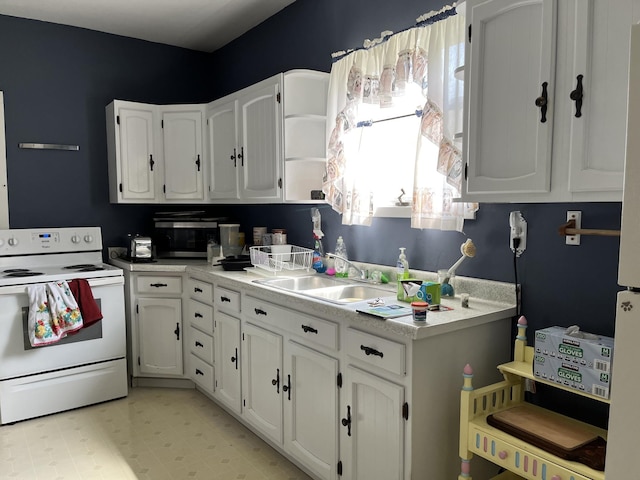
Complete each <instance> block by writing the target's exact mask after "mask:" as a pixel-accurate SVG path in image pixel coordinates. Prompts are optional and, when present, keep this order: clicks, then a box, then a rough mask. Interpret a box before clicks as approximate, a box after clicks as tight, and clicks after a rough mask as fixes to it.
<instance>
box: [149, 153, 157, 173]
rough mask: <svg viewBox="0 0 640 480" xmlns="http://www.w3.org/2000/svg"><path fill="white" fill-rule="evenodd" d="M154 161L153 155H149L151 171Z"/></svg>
mask: <svg viewBox="0 0 640 480" xmlns="http://www.w3.org/2000/svg"><path fill="white" fill-rule="evenodd" d="M155 163H156V162H154V161H153V155H149V169H150V170H151V171H152V172H153V165H154V164H155Z"/></svg>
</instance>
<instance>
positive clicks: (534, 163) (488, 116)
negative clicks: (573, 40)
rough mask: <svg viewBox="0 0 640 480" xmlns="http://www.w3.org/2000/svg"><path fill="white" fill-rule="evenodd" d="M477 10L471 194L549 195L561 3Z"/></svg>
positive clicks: (471, 81)
mask: <svg viewBox="0 0 640 480" xmlns="http://www.w3.org/2000/svg"><path fill="white" fill-rule="evenodd" d="M467 11H469V10H467ZM471 14H472V25H471V39H472V40H471V42H470V43H469V38H468V37H467V48H468V49H467V52H470V54H469V55H467V63H468V64H469V75H468V76H467V78H468V81H467V82H466V83H465V87H466V90H467V92H468V105H469V108H468V110H469V125H470V127H469V129H468V135H467V138H468V157H467V159H468V167H467V192H468V193H469V194H486V193H495V192H501V193H511V192H548V191H549V186H550V164H551V134H552V127H553V115H551V114H550V109H549V102H551V100H552V99H553V89H554V86H555V81H554V65H555V36H556V22H557V16H556V5H555V1H554V0H538V1H530V0H521V1H515V2H514V1H512V0H492V1H489V2H486V3H482V4H480V5H477V6H474V7H473V8H472V9H471ZM543 103H544V105H542V106H540V107H539V106H537V104H543Z"/></svg>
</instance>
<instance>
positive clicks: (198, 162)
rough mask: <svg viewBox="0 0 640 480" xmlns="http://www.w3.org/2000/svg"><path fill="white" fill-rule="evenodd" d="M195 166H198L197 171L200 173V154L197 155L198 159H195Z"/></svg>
mask: <svg viewBox="0 0 640 480" xmlns="http://www.w3.org/2000/svg"><path fill="white" fill-rule="evenodd" d="M196 165H197V166H198V171H200V154H198V158H197V159H196Z"/></svg>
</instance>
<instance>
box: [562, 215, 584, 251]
mask: <svg viewBox="0 0 640 480" xmlns="http://www.w3.org/2000/svg"><path fill="white" fill-rule="evenodd" d="M569 220H575V222H576V226H575V228H578V229H579V228H582V212H581V211H580V210H568V211H567V221H569ZM565 238H566V242H567V245H580V234H579V233H578V234H576V235H567V236H566V237H565Z"/></svg>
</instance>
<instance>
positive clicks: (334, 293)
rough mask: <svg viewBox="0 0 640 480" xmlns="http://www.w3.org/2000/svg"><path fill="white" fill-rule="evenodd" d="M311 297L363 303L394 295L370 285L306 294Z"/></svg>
mask: <svg viewBox="0 0 640 480" xmlns="http://www.w3.org/2000/svg"><path fill="white" fill-rule="evenodd" d="M304 293H305V294H306V295H309V296H310V297H315V298H320V299H323V300H328V301H330V302H335V303H354V302H362V301H363V300H369V299H371V298H377V297H388V296H390V295H393V292H392V291H391V290H387V289H383V288H378V287H373V286H370V285H341V286H337V287H325V288H318V289H315V290H308V291H306V292H304Z"/></svg>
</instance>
